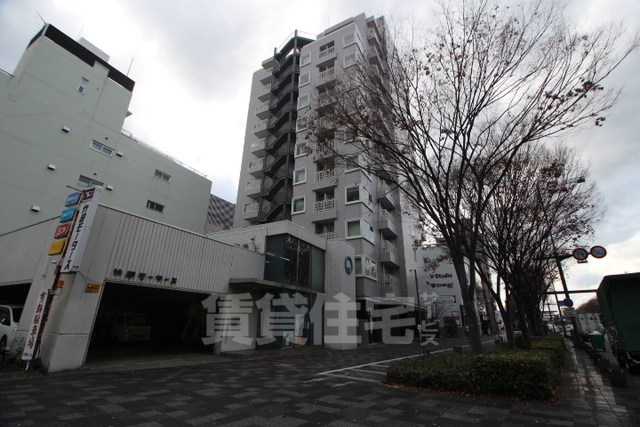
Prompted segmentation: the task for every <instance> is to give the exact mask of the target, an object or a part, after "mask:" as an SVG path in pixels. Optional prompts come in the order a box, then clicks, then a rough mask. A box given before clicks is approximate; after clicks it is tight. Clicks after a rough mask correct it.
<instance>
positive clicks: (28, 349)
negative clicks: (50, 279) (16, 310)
mask: <svg viewBox="0 0 640 427" xmlns="http://www.w3.org/2000/svg"><path fill="white" fill-rule="evenodd" d="M47 295H48V292H47V291H42V292H40V296H39V297H38V305H37V306H36V311H35V312H34V313H33V318H32V319H31V326H29V330H28V335H27V343H26V344H25V346H24V350H23V351H22V360H31V359H33V351H34V350H35V347H36V341H37V339H38V333H39V332H40V325H41V324H42V314H43V311H44V306H45V303H46V301H47Z"/></svg>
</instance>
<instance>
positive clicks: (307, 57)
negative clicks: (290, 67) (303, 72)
mask: <svg viewBox="0 0 640 427" xmlns="http://www.w3.org/2000/svg"><path fill="white" fill-rule="evenodd" d="M307 64H311V52H307V53H305V54H304V55H302V56H301V57H300V66H301V67H302V66H303V65H307Z"/></svg>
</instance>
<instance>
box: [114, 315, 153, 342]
mask: <svg viewBox="0 0 640 427" xmlns="http://www.w3.org/2000/svg"><path fill="white" fill-rule="evenodd" d="M111 339H112V341H114V342H131V341H150V340H151V322H150V321H149V316H147V315H146V314H144V313H119V314H118V315H117V316H116V320H115V322H114V323H113V328H112V329H111Z"/></svg>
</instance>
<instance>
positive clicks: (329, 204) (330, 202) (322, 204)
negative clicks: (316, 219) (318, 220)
mask: <svg viewBox="0 0 640 427" xmlns="http://www.w3.org/2000/svg"><path fill="white" fill-rule="evenodd" d="M335 208H336V199H327V200H321V201H319V202H316V203H315V204H314V205H313V213H319V212H324V211H329V210H334V209H335Z"/></svg>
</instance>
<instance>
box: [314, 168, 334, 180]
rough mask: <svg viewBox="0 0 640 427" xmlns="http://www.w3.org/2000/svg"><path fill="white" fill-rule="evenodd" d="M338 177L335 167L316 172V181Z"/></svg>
mask: <svg viewBox="0 0 640 427" xmlns="http://www.w3.org/2000/svg"><path fill="white" fill-rule="evenodd" d="M335 177H336V171H335V169H332V170H326V171H318V172H316V182H322V181H326V180H328V179H333V178H335Z"/></svg>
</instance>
